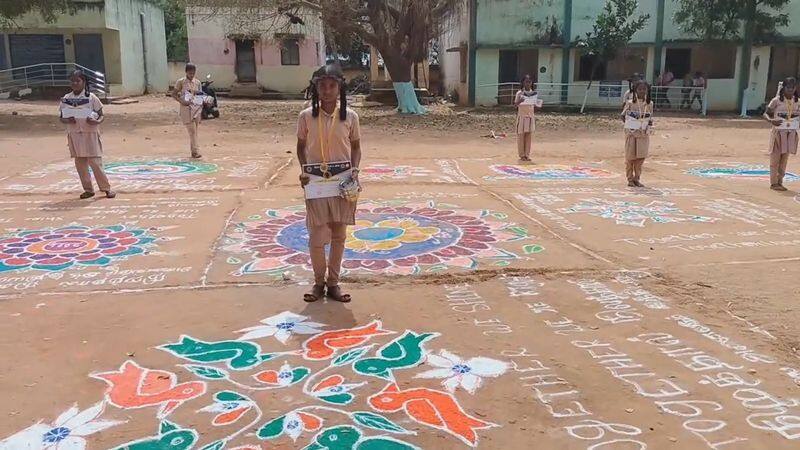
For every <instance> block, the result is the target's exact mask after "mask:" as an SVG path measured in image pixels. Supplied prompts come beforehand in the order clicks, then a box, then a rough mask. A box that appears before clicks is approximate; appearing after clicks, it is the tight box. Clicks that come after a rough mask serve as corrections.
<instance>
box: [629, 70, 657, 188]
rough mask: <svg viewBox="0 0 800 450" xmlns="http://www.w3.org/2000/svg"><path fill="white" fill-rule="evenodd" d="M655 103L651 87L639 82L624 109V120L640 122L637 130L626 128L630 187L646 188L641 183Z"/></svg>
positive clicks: (644, 82)
mask: <svg viewBox="0 0 800 450" xmlns="http://www.w3.org/2000/svg"><path fill="white" fill-rule="evenodd" d="M652 115H653V103H652V100H651V99H650V85H648V84H647V82H646V81H644V80H639V81H637V82H636V83H635V84H634V85H633V94H632V97H631V99H630V100H628V101H627V102H625V106H624V107H623V109H622V120H623V122H626V121H627V120H628V117H630V118H632V119H634V120H637V121H640V123H641V125H642V126H641V127H640V128H637V129H630V128H627V127H626V128H625V175H626V176H627V178H628V186H630V187H644V185H643V184H642V183H641V182H640V179H641V176H642V166H643V165H644V160H645V158H647V155H648V153H649V150H650V127H651V126H652V125H653V120H652Z"/></svg>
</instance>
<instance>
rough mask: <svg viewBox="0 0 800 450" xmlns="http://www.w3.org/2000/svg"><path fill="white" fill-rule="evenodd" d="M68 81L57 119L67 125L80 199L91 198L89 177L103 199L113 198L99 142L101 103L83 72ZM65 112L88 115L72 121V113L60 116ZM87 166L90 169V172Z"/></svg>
mask: <svg viewBox="0 0 800 450" xmlns="http://www.w3.org/2000/svg"><path fill="white" fill-rule="evenodd" d="M69 80H70V83H71V87H72V91H71V92H69V93H67V95H65V96H64V97H63V98H62V99H61V104H60V106H59V117H60V118H61V123H63V124H65V125H66V126H67V144H68V145H69V154H70V156H72V158H74V159H75V169H76V170H77V171H78V177H79V178H80V180H81V185H82V186H83V194H81V195H80V198H82V199H87V198H91V197H94V186H93V185H92V175H94V179H95V180H96V181H97V186H98V187H99V188H100V191H102V192H105V193H106V198H114V197H116V196H117V194H115V193H114V191H112V190H111V184H110V183H109V182H108V177H106V173H105V171H104V170H103V143H102V142H101V141H100V124H101V123H103V120H105V116H103V104H102V103H101V102H100V99H99V98H97V96H96V95H94V94H93V93H91V92H90V86H89V80H88V79H87V78H86V75H85V74H84V73H83V71H81V70H76V71H74V72H72V75H71V76H70V78H69ZM66 111H84V112H88V117H85V118H83V117H81V118H76V117H74V116H73V115H72V114H69V115H70V117H64V116H65V115H68V114H66ZM89 167H91V168H92V170H91V172H89Z"/></svg>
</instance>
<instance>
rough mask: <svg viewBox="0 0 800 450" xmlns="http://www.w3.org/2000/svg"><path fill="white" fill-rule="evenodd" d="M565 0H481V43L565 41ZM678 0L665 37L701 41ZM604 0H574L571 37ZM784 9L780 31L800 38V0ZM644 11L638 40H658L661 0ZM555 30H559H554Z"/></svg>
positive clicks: (668, 11) (643, 3) (670, 8)
mask: <svg viewBox="0 0 800 450" xmlns="http://www.w3.org/2000/svg"><path fill="white" fill-rule="evenodd" d="M564 1H565V0H477V5H478V6H477V45H478V47H484V48H524V47H532V46H543V45H549V44H551V43H553V38H554V37H555V38H557V39H556V41H555V42H556V43H561V42H562V40H561V34H562V33H563V28H564ZM677 4H678V3H677V1H676V0H665V4H664V21H663V39H664V41H666V42H670V41H697V40H698V39H697V37H695V36H693V35H691V34H689V33H686V32H684V31H682V30H681V29H680V28H679V27H678V26H677V25H676V24H675V22H674V20H673V17H674V15H675V12H676V11H677ZM604 5H605V1H604V0H572V30H571V32H570V34H571V36H569V41H570V42H572V41H574V40H575V38H576V37H579V36H580V37H583V36H585V35H586V33H587V32H588V31H591V29H592V25H593V24H594V21H595V18H596V17H597V14H598V13H599V12H600V11H601V10H602V9H603V6H604ZM784 11H785V12H786V13H788V14H789V17H790V24H789V26H787V27H782V28H781V29H779V31H780V32H781V33H782V34H783V35H784V36H785V37H786V38H788V39H789V40H792V41H798V40H800V29H798V28H797V23H800V0H792V1H790V2H789V3H788V4H787V5H786V7H785V8H784ZM638 12H639V13H640V14H649V15H650V21H649V22H648V23H647V25H646V26H645V28H644V29H642V30H641V31H639V32H638V33H636V34H635V35H634V37H633V40H632V42H633V43H634V44H651V43H654V42H656V29H657V20H656V19H657V17H658V0H639V9H638ZM553 30H555V31H553Z"/></svg>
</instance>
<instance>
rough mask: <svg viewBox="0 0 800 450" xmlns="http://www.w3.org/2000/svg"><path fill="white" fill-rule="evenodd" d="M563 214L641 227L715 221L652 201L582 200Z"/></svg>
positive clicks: (671, 204)
mask: <svg viewBox="0 0 800 450" xmlns="http://www.w3.org/2000/svg"><path fill="white" fill-rule="evenodd" d="M560 211H561V212H563V213H567V214H575V213H585V214H589V215H591V216H595V217H601V218H603V219H611V220H614V221H615V222H616V223H617V224H619V225H631V226H635V227H643V226H644V225H645V223H647V222H653V223H657V224H658V223H677V222H714V221H715V220H716V219H714V218H711V217H703V216H698V215H693V214H686V213H684V212H683V211H681V210H680V209H679V208H677V207H676V206H675V204H674V203H670V202H661V201H652V202H650V203H647V204H645V205H642V204H639V203H635V202H626V201H616V200H605V199H602V198H590V199H587V200H582V201H580V202H579V203H577V204H575V205H573V206H572V207H570V208H564V209H561V210H560Z"/></svg>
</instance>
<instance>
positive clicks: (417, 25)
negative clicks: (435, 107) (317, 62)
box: [190, 0, 464, 114]
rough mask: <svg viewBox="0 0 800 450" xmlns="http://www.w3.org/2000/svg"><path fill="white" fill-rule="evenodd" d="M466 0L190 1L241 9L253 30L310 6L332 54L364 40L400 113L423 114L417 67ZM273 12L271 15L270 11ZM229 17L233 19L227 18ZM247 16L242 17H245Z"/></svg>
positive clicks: (213, 8)
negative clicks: (384, 71) (380, 63)
mask: <svg viewBox="0 0 800 450" xmlns="http://www.w3.org/2000/svg"><path fill="white" fill-rule="evenodd" d="M463 2H464V0H318V1H315V2H309V1H306V0H190V3H193V4H195V5H196V6H202V7H204V8H205V9H206V11H208V12H209V13H210V14H224V11H225V10H228V11H230V10H231V9H232V8H233V9H235V10H237V11H240V12H239V13H238V14H236V16H237V17H238V19H236V20H239V21H242V20H246V21H247V22H248V24H250V25H251V26H253V27H260V28H261V29H262V30H263V29H264V28H265V27H275V26H283V24H284V23H285V20H283V21H280V20H275V19H276V18H277V19H282V18H283V17H282V16H288V17H291V16H299V15H301V13H300V11H302V10H303V8H307V7H309V3H312V4H313V7H314V8H318V9H319V10H320V12H321V16H322V22H323V24H324V27H325V31H326V33H325V35H326V36H327V37H328V39H329V40H331V42H329V44H330V45H331V48H332V50H333V51H334V53H338V49H339V48H342V49H347V48H350V47H351V45H352V43H353V42H359V41H361V42H364V43H366V44H368V45H371V46H373V47H375V49H376V50H378V52H379V53H380V54H381V57H382V58H383V61H384V64H385V66H386V69H387V70H388V71H389V75H390V76H391V77H392V81H393V82H394V90H395V94H396V95H397V103H398V110H399V111H400V112H401V113H406V114H422V113H424V112H425V108H423V107H422V105H420V104H419V101H418V100H417V97H416V93H415V92H414V86H413V84H412V83H411V69H412V67H413V66H414V64H416V63H419V62H422V61H424V60H426V59H427V58H428V52H429V49H430V45H431V41H432V40H433V39H434V38H435V37H437V36H439V34H440V33H441V32H442V31H443V29H444V27H445V26H446V24H448V23H450V22H448V20H447V19H448V18H449V17H450V15H451V14H453V13H455V12H457V11H459V8H460V7H461V6H462V4H463ZM270 12H271V13H270ZM229 16H233V15H232V14H229ZM243 18H244V19H243Z"/></svg>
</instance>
